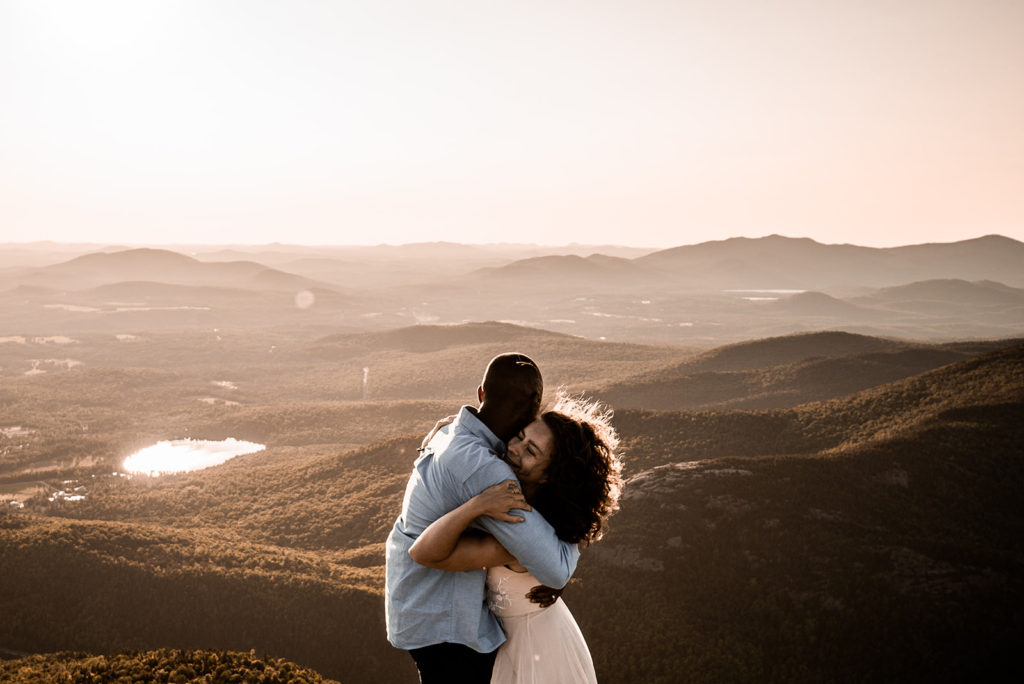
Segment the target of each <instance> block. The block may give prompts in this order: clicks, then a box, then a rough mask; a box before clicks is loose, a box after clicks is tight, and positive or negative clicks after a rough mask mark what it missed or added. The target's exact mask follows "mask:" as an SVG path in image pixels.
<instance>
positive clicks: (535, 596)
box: [526, 584, 565, 608]
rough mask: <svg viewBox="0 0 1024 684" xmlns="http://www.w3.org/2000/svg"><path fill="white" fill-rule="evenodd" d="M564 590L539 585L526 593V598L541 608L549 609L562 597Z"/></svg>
mask: <svg viewBox="0 0 1024 684" xmlns="http://www.w3.org/2000/svg"><path fill="white" fill-rule="evenodd" d="M563 591H565V590H564V589H552V588H551V587H547V586H544V585H543V584H538V585H537V586H535V587H534V588H533V589H531V590H530V591H528V592H526V598H528V599H530V602H531V603H536V604H537V605H539V606H542V607H544V608H547V607H548V606H550V605H551V604H552V603H554V602H555V601H557V600H558V597H559V596H561V595H562V592H563Z"/></svg>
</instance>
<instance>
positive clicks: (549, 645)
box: [409, 396, 622, 684]
mask: <svg viewBox="0 0 1024 684" xmlns="http://www.w3.org/2000/svg"><path fill="white" fill-rule="evenodd" d="M618 443H619V440H618V435H617V434H616V433H615V429H614V428H613V427H612V425H611V412H610V411H609V410H606V409H605V408H604V407H603V406H602V405H601V404H599V403H597V402H593V401H585V400H583V399H581V398H574V397H568V396H562V397H560V398H559V399H558V401H557V402H556V403H555V405H554V406H553V407H552V409H551V410H549V411H545V412H543V413H542V414H541V416H540V417H539V418H537V419H536V420H534V421H533V422H532V423H530V424H529V425H527V426H526V428H524V429H523V430H522V431H521V432H520V433H519V434H518V435H517V436H516V437H514V438H512V440H510V441H509V443H508V450H507V452H506V454H505V456H504V458H505V461H506V462H507V463H508V464H509V466H511V468H512V470H513V472H515V474H516V477H517V478H518V480H519V481H518V482H516V481H515V480H509V481H508V482H505V483H502V484H500V485H496V486H494V487H491V488H490V489H487V490H485V491H483V492H481V493H480V494H479V495H477V496H475V497H474V498H472V499H470V500H469V501H467V502H466V503H465V504H463V505H462V506H460V507H459V508H456V509H455V510H453V511H450V512H449V513H447V514H446V515H444V516H442V517H441V518H439V519H438V520H436V521H435V522H434V523H432V524H431V525H430V526H429V527H428V528H427V529H426V530H425V531H424V532H423V534H421V535H420V537H419V538H418V539H417V540H416V543H415V544H413V546H412V548H411V549H410V551H409V554H410V555H411V556H412V558H413V560H415V561H416V562H418V563H421V564H423V565H426V566H428V567H432V568H437V569H440V570H451V571H462V570H476V569H478V568H481V567H486V568H487V569H488V570H487V594H488V603H489V607H490V609H491V611H492V612H493V613H494V614H495V615H497V616H498V617H500V618H501V620H502V626H503V627H504V629H505V635H506V637H507V641H506V642H505V643H504V644H503V645H502V646H501V648H500V649H499V650H498V655H497V659H496V661H495V664H494V669H493V674H492V676H491V682H492V684H495V683H499V684H513V683H514V684H520V683H523V682H534V683H536V684H540V683H544V682H552V683H555V682H557V683H559V684H561V683H563V682H568V683H571V682H596V681H597V680H596V676H595V674H594V663H593V660H592V659H591V657H590V651H589V650H588V649H587V644H586V641H585V640H584V638H583V634H582V633H581V632H580V629H579V627H578V626H577V624H576V621H575V620H574V619H573V617H572V613H570V612H569V609H568V608H567V607H566V606H565V603H564V602H563V601H562V600H561V598H557V597H556V598H555V599H554V601H553V602H542V603H537V602H534V601H536V600H538V595H543V594H544V593H545V592H544V591H543V589H542V588H540V587H538V586H537V585H538V584H539V583H538V582H537V580H536V579H534V578H533V577H532V576H531V575H530V573H529V572H528V571H527V570H526V568H524V567H522V566H521V565H519V564H518V563H517V562H516V559H515V558H514V557H513V556H512V555H511V554H510V553H509V552H508V551H506V550H505V548H504V547H503V546H502V545H501V544H499V543H498V541H497V540H496V539H495V538H494V537H492V536H490V535H487V534H484V533H482V532H480V531H477V530H474V529H472V528H471V527H470V525H471V524H472V522H473V520H475V519H476V518H477V517H480V516H489V517H492V518H495V519H497V520H505V521H508V522H518V521H521V520H522V518H519V517H517V516H515V515H514V514H513V513H511V512H510V510H511V509H523V510H532V509H536V510H537V511H538V512H540V513H541V515H543V516H544V518H545V519H546V520H547V521H548V523H550V524H551V526H552V527H553V528H554V529H555V533H556V534H557V535H558V537H559V538H560V539H562V540H564V541H567V542H570V543H577V544H581V545H584V546H588V545H590V544H591V543H593V542H595V541H597V540H598V539H600V538H601V535H602V534H603V532H604V527H605V523H606V521H607V519H608V516H610V515H611V514H612V513H614V512H615V511H616V510H617V509H618V500H619V494H620V493H621V491H622V463H621V461H620V459H619V456H618V454H617V453H616V450H617V448H618ZM538 589H540V590H541V591H536V590H538ZM531 598H533V599H534V601H531Z"/></svg>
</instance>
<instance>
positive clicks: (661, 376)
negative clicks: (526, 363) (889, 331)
mask: <svg viewBox="0 0 1024 684" xmlns="http://www.w3.org/2000/svg"><path fill="white" fill-rule="evenodd" d="M1010 343H1011V341H1003V342H996V343H994V344H990V345H978V346H976V347H975V348H972V349H968V348H965V347H954V346H950V345H924V344H911V343H907V342H902V341H896V340H884V339H879V338H870V337H865V336H861V335H851V334H848V333H812V334H808V335H792V336H788V337H781V338H773V339H768V340H758V341H756V342H746V343H741V344H736V345H730V346H727V347H721V348H718V349H715V350H712V351H711V352H707V353H705V354H702V355H699V356H695V357H694V358H693V359H691V360H687V361H684V362H682V363H680V364H676V365H673V366H670V367H668V368H664V369H659V370H657V371H652V372H648V373H645V374H643V375H639V376H636V377H633V378H629V379H627V380H623V381H619V382H618V383H614V384H611V385H608V386H606V387H604V388H601V389H600V390H599V392H598V393H599V394H600V396H601V397H602V398H603V399H604V400H605V401H607V402H608V403H609V404H611V405H612V406H616V407H619V408H620V409H626V408H640V407H643V408H647V409H656V410H693V409H712V408H725V409H729V408H742V409H771V408H785V407H788V406H796V405H797V404H803V403H807V402H811V401H822V400H825V399H832V398H836V397H841V396H844V395H847V394H851V393H853V392H857V391H860V390H863V389H867V388H870V387H875V386H878V385H883V384H885V383H888V382H892V381H894V380H899V379H901V378H906V377H909V376H912V375H917V374H918V373H923V372H925V371H927V370H931V369H933V368H937V367H939V366H943V365H946V364H949V363H953V362H955V361H960V360H963V359H966V358H969V357H970V356H973V355H975V354H978V353H982V352H983V351H991V350H992V349H993V348H997V347H998V346H1005V345H1007V344H1010Z"/></svg>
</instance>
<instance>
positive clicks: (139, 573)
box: [0, 511, 411, 682]
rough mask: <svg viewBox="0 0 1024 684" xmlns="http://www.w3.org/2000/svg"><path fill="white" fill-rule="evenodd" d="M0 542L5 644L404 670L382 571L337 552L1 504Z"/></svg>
mask: <svg viewBox="0 0 1024 684" xmlns="http://www.w3.org/2000/svg"><path fill="white" fill-rule="evenodd" d="M0 549H2V550H3V553H2V554H0V574H2V576H3V577H4V596H3V598H2V601H3V610H4V616H5V619H4V620H3V622H2V626H0V643H2V644H4V645H5V647H6V648H9V649H11V650H18V651H52V650H68V649H72V650H81V651H89V652H93V653H104V652H113V651H120V650H124V649H137V648H153V647H158V646H159V647H173V648H187V649H195V648H207V649H211V648H212V649H227V650H234V651H245V652H248V651H249V650H250V649H257V650H258V651H259V652H261V653H270V654H273V655H275V656H283V657H286V658H288V659H289V660H294V661H298V662H302V663H304V664H305V665H307V666H310V667H314V668H316V669H318V670H320V671H323V672H328V673H330V676H332V677H336V678H338V679H340V680H342V681H344V682H374V681H381V680H382V679H383V680H390V681H398V680H401V679H402V678H404V677H408V676H409V670H410V668H411V664H407V663H405V662H404V661H402V660H401V659H397V658H395V657H394V656H395V652H394V649H392V648H391V647H390V646H389V645H388V644H387V642H386V640H385V636H384V626H383V620H382V619H381V618H380V615H379V611H380V602H381V598H380V594H379V588H378V586H379V584H380V577H379V575H378V574H377V573H373V572H370V571H366V570H360V569H357V568H353V567H351V566H348V565H346V564H344V563H343V562H342V561H340V560H338V559H337V558H336V556H337V554H326V553H319V554H310V553H302V552H298V551H295V550H294V549H289V548H284V547H274V546H265V545H255V544H249V543H245V542H242V541H241V540H239V539H237V538H227V539H226V538H224V537H222V536H218V535H215V534H203V533H199V532H194V531H185V530H181V529H179V530H169V529H165V528H161V527H156V526H145V525H139V524H123V523H111V522H95V521H88V522H70V521H60V520H54V519H49V520H47V519H43V518H37V517H28V516H24V515H18V516H11V515H10V514H9V513H7V512H6V511H2V512H0ZM41 578H43V579H42V581H41ZM0 672H2V670H0ZM145 679H146V681H149V679H148V677H147V678H145Z"/></svg>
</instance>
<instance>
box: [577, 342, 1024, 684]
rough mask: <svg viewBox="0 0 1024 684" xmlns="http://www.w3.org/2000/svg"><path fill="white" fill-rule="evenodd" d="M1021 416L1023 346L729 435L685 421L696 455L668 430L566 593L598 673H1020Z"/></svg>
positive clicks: (911, 676) (841, 678)
mask: <svg viewBox="0 0 1024 684" xmlns="http://www.w3.org/2000/svg"><path fill="white" fill-rule="evenodd" d="M1022 409H1024V347H1021V346H1018V347H1014V348H1010V349H1007V350H1003V351H1000V352H995V353H992V354H988V355H985V356H983V357H980V358H978V359H972V360H968V361H964V362H960V363H957V364H954V365H952V366H947V367H944V368H941V369H938V370H935V371H932V372H930V373H927V374H924V375H921V376H917V377H915V378H910V379H907V380H904V381H901V382H898V383H894V384H892V385H887V386H884V387H880V388H877V389H874V390H870V391H868V392H864V393H861V394H858V395H855V396H853V397H850V398H848V399H845V400H836V401H832V402H826V403H823V404H812V405H808V406H806V407H801V408H800V409H797V410H795V411H789V412H782V413H779V414H775V415H774V418H775V420H768V419H769V418H770V417H771V416H768V415H764V414H762V415H761V418H762V419H763V420H762V422H761V425H760V427H761V429H760V432H759V434H757V433H752V432H751V433H748V434H747V435H745V436H743V437H742V438H741V437H740V436H738V435H734V436H730V435H729V433H727V432H724V431H721V430H719V431H713V430H711V428H710V427H708V426H705V425H703V423H704V419H703V418H702V417H701V416H700V415H694V416H691V420H690V423H689V425H690V426H694V425H696V426H697V427H698V429H701V428H703V431H704V432H705V437H706V442H705V444H707V448H706V449H700V448H694V447H695V446H697V444H696V441H697V440H696V439H695V437H694V435H693V434H692V432H691V430H689V429H686V428H683V427H682V426H680V428H679V429H678V431H677V432H676V434H677V435H678V436H679V440H680V441H679V443H678V445H677V446H676V447H675V448H674V449H671V450H672V451H674V453H675V456H676V458H678V459H680V462H678V463H666V464H665V465H661V466H655V467H654V468H652V469H649V470H646V471H643V472H640V473H638V474H636V475H635V476H634V477H633V478H631V479H630V481H629V482H628V484H627V489H626V491H627V494H626V498H625V500H624V501H623V503H622V511H621V513H619V514H618V516H617V517H616V518H614V519H613V521H612V529H611V530H610V532H609V534H608V535H607V537H606V538H605V540H603V541H602V542H601V543H600V544H598V545H596V546H595V547H594V548H593V549H592V550H591V551H589V552H588V553H586V554H584V558H583V561H582V562H581V570H580V573H579V574H580V586H581V587H582V588H581V589H580V591H578V592H577V593H574V594H572V595H568V594H567V597H568V600H569V602H570V605H571V607H572V608H573V610H574V612H575V614H576V616H577V619H578V620H579V622H580V625H581V628H582V629H583V631H584V633H586V634H587V638H588V641H589V642H590V643H591V644H596V643H599V644H601V645H602V646H601V647H597V648H595V649H594V652H595V654H596V655H595V662H596V664H597V667H598V673H599V675H602V674H603V675H604V676H606V677H611V678H613V679H614V678H616V677H622V676H628V677H630V678H635V679H636V680H641V681H648V682H676V681H749V680H757V681H772V682H814V681H836V682H854V681H905V682H916V681H966V680H971V681H1013V680H1015V679H1018V678H1019V677H1020V675H1021V670H1022V668H1021V664H1020V661H1019V659H1018V658H1017V657H1016V653H1017V642H1018V635H1019V630H1018V627H1017V626H1018V625H1019V624H1020V620H1021V617H1022V613H1021V605H1024V603H1022V599H1024V582H1022V580H1021V577H1022V575H1021V573H1020V568H1021V566H1022V563H1024V546H1022V543H1021V540H1022V539H1024V534H1022V533H1024V518H1022V516H1021V515H1020V507H1019V503H1018V502H1019V498H1020V495H1021V492H1020V483H1021V482H1022V481H1024V459H1022V458H1021V456H1022V451H1021V447H1020V444H1021V443H1022V438H1024V423H1022V422H1021V421H1020V415H1022ZM676 415H677V416H678V415H679V414H676ZM680 417H681V416H680ZM755 417H756V416H750V418H751V419H752V421H753V419H754V418H755ZM668 418H669V416H668V415H665V416H664V419H666V420H667V419H668ZM658 420H659V417H657V416H655V417H653V418H652V422H654V423H656V422H657V421H658ZM723 420H724V418H723ZM643 422H644V421H641V424H642V423H643ZM747 427H748V429H751V430H752V429H753V428H755V427H756V423H755V422H752V423H751V424H750V425H748V426H747ZM622 428H623V432H626V430H627V428H626V425H625V424H623V425H622ZM787 428H789V432H788V438H785V439H782V440H780V439H776V438H774V435H775V434H778V433H780V432H783V431H785V430H786V429H787ZM647 433H648V435H649V437H647V439H664V440H666V441H671V437H669V436H668V434H666V433H665V432H664V431H663V430H661V429H657V428H655V426H654V425H653V424H652V425H650V426H649V427H648V429H647ZM633 434H635V433H633ZM815 436H817V439H815V438H814V437H815ZM723 437H724V438H725V439H727V440H729V441H731V442H732V444H730V445H721V446H720V445H716V444H713V442H715V441H717V440H718V439H721V438H723ZM634 439H635V437H634ZM819 440H820V441H819ZM827 443H831V444H833V445H834V446H832V447H827V446H826V444H827ZM641 444H643V442H641ZM633 448H634V450H641V449H642V447H640V445H639V444H637V445H634V447H633ZM729 452H731V453H732V454H733V456H732V457H719V458H710V459H709V457H713V456H716V455H721V456H724V454H725V453H729ZM794 454H800V455H794ZM741 456H742V457H741ZM698 459H699V460H698ZM658 460H661V459H658ZM653 462H654V461H647V463H648V465H650V464H652V463H653ZM634 472H635V471H634ZM609 615H615V616H617V619H614V620H612V619H609ZM627 672H628V675H626V673H627Z"/></svg>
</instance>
